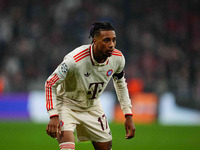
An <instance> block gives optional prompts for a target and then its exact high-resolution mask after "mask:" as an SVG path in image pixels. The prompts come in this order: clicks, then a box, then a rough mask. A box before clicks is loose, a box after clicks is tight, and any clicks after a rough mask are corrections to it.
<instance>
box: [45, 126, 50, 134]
mask: <svg viewBox="0 0 200 150" xmlns="http://www.w3.org/2000/svg"><path fill="white" fill-rule="evenodd" d="M46 132H47V134H48V135H50V132H49V125H47V128H46Z"/></svg>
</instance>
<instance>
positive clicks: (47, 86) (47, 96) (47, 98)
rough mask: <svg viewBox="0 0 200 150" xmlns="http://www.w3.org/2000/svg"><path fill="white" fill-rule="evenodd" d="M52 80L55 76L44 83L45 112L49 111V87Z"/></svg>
mask: <svg viewBox="0 0 200 150" xmlns="http://www.w3.org/2000/svg"><path fill="white" fill-rule="evenodd" d="M54 78H56V74H55V75H54V76H53V77H52V78H51V79H50V80H49V81H47V82H46V86H45V87H46V108H47V110H49V86H50V83H51V82H52V80H54Z"/></svg>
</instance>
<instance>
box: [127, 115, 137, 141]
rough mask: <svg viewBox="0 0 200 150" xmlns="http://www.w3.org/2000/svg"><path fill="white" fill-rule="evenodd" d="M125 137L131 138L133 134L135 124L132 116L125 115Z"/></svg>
mask: <svg viewBox="0 0 200 150" xmlns="http://www.w3.org/2000/svg"><path fill="white" fill-rule="evenodd" d="M125 130H126V139H131V138H133V137H134V136H135V125H134V123H133V120H132V116H126V121H125Z"/></svg>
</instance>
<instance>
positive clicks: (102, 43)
mask: <svg viewBox="0 0 200 150" xmlns="http://www.w3.org/2000/svg"><path fill="white" fill-rule="evenodd" d="M94 45H95V47H96V51H97V52H98V53H99V56H102V57H106V58H107V57H110V56H112V52H113V50H114V48H115V45H116V35H115V31H113V30H109V31H100V35H99V36H98V37H96V38H95V39H94Z"/></svg>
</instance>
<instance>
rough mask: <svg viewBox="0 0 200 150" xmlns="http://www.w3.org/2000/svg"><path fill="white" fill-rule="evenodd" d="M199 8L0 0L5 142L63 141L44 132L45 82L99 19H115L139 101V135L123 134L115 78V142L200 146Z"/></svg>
mask: <svg viewBox="0 0 200 150" xmlns="http://www.w3.org/2000/svg"><path fill="white" fill-rule="evenodd" d="M199 8H200V1H198V0H163V1H159V0H152V1H151V0H58V1H51V0H43V1H38V0H20V1H17V0H0V132H1V135H0V139H1V141H0V146H1V147H3V148H0V149H2V150H7V149H8V150H9V149H31V147H32V149H36V148H37V149H45V147H46V148H47V147H48V146H47V145H49V147H48V149H56V148H57V147H56V143H54V141H53V140H52V139H50V138H49V137H48V136H46V135H45V132H44V131H45V124H43V123H46V122H47V121H48V116H47V114H46V112H45V106H44V105H45V104H44V103H45V100H44V82H45V80H46V79H47V77H48V76H49V75H50V73H52V71H53V70H54V69H55V68H56V66H57V65H58V64H59V63H60V62H61V60H62V59H63V57H64V56H65V55H66V54H67V53H68V52H70V51H71V50H73V49H74V48H76V47H77V46H79V45H82V44H88V43H90V42H91V39H89V38H88V36H89V30H90V27H91V25H92V23H94V22H95V21H110V22H111V23H112V24H113V25H114V26H115V29H116V33H117V48H118V49H120V50H121V51H122V52H123V54H124V56H125V58H126V68H125V72H126V79H127V82H128V87H129V91H130V95H131V97H132V100H133V104H134V107H133V112H134V114H135V115H134V120H135V123H136V127H137V134H136V135H137V136H136V138H135V139H134V140H133V141H125V140H123V139H122V138H119V137H120V136H123V135H124V133H123V132H124V129H123V125H122V122H123V119H124V118H123V116H122V114H121V113H120V111H119V105H118V102H117V100H116V96H115V94H114V89H113V86H112V82H111V83H110V84H109V86H108V88H107V89H106V93H105V94H104V95H103V96H104V98H102V101H103V103H104V109H105V111H106V113H107V115H108V116H109V120H110V123H111V127H113V130H114V131H113V136H114V139H113V146H114V147H113V149H123V148H121V147H120V145H117V144H118V143H121V145H122V146H123V147H126V146H127V145H128V147H129V148H130V149H184V148H185V149H200V144H199V143H198V139H199V138H200V135H199V134H198V133H199V132H200V127H199V125H200V67H199V65H200V9H199ZM108 100H109V102H108ZM116 133H117V134H116ZM119 133H121V134H119ZM118 134H119V135H118ZM39 137H40V138H39ZM2 139H4V140H2ZM29 139H30V140H29ZM12 143H13V144H12ZM34 143H35V144H34ZM122 143H123V144H124V145H123V144H122ZM87 144H88V143H86V144H83V145H80V146H83V147H84V146H85V147H86V149H90V148H91V147H90V148H88V145H87ZM11 145H14V146H13V147H12V146H11ZM78 146H79V145H78ZM42 147H44V148H42ZM81 149H84V148H81ZM126 149H128V148H126Z"/></svg>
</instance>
